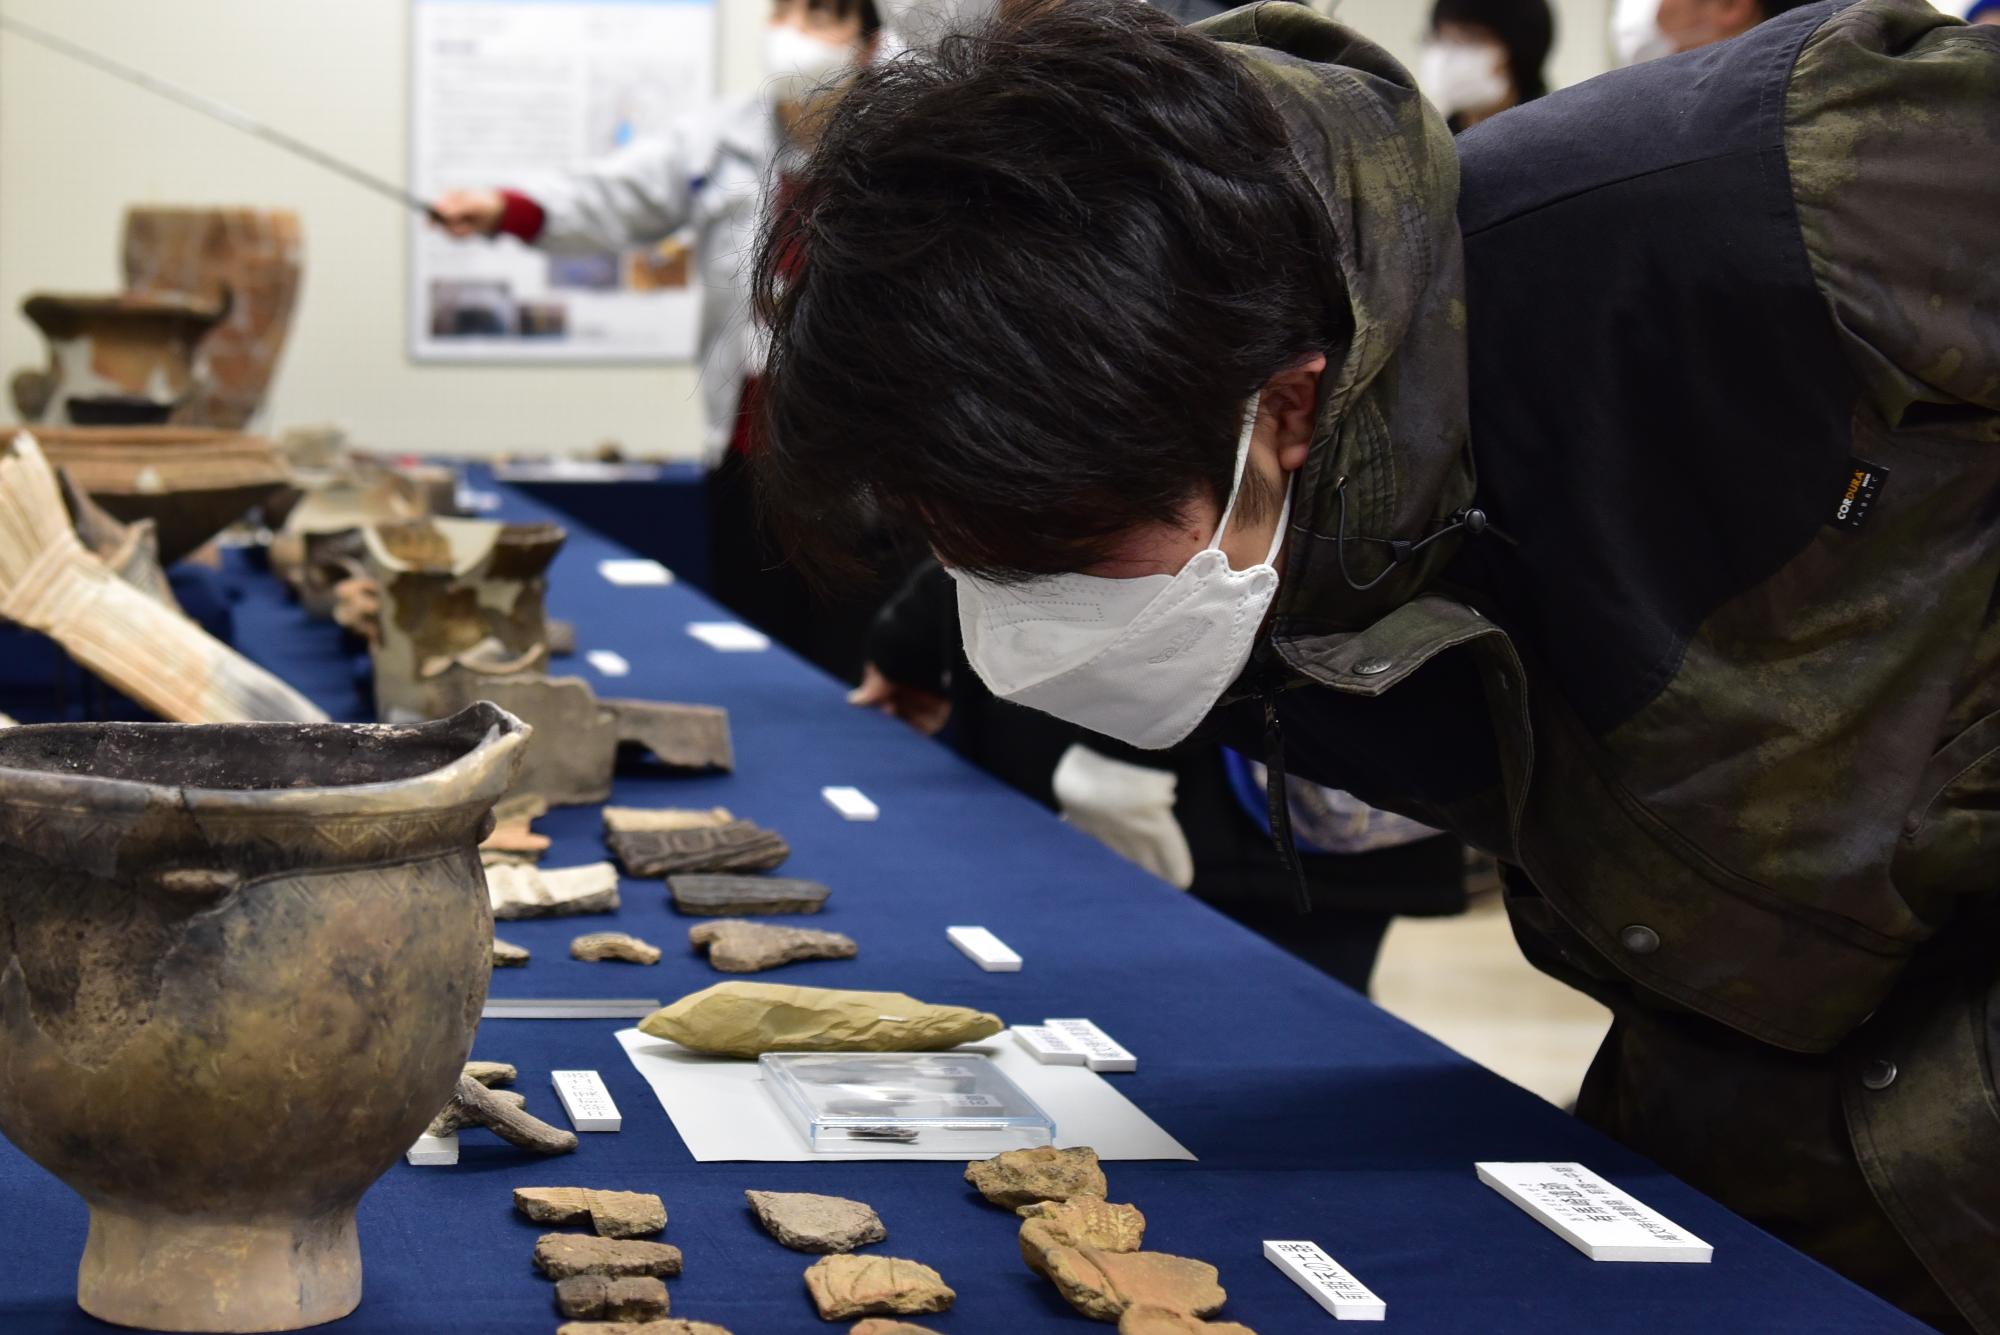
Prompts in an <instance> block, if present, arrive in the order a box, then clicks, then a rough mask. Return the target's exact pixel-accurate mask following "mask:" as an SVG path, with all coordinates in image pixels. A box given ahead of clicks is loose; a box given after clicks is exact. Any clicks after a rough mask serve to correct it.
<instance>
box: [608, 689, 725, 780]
mask: <svg viewBox="0 0 2000 1335" xmlns="http://www.w3.org/2000/svg"><path fill="white" fill-rule="evenodd" d="M601 703H602V704H603V705H604V706H605V708H607V709H609V710H610V711H611V713H612V716H613V723H612V727H613V728H614V729H615V730H616V731H617V733H618V741H619V743H620V744H621V745H630V746H638V747H643V748H644V749H646V750H648V751H651V752H652V753H653V757H654V759H656V760H658V761H659V762H660V763H661V764H662V765H665V766H667V767H668V768H669V769H688V770H721V771H723V772H724V773H727V772H728V771H730V770H732V769H734V768H735V767H736V753H735V750H734V749H733V748H732V747H731V745H730V741H729V712H728V711H727V710H724V709H717V708H716V707H715V706H713V705H674V704H662V703H659V702H656V701H652V700H605V701H602V702H601Z"/></svg>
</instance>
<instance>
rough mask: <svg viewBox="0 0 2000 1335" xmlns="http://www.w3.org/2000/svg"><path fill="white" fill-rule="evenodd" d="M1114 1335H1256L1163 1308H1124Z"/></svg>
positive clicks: (1233, 1325) (1237, 1326) (1231, 1323)
mask: <svg viewBox="0 0 2000 1335" xmlns="http://www.w3.org/2000/svg"><path fill="white" fill-rule="evenodd" d="M1118 1335H1257V1332H1256V1331H1254V1330H1252V1329H1250V1327H1248V1326H1246V1325H1243V1324H1242V1323H1240V1322H1236V1321H1203V1320H1202V1319H1201V1318H1200V1317H1198V1316H1190V1315H1188V1314H1187V1313H1186V1312H1174V1311H1169V1310H1168V1309H1167V1308H1164V1307H1128V1308H1126V1309H1125V1311H1124V1314H1123V1315H1121V1316H1120V1317H1119V1318H1118Z"/></svg>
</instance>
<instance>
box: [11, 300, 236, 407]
mask: <svg viewBox="0 0 2000 1335" xmlns="http://www.w3.org/2000/svg"><path fill="white" fill-rule="evenodd" d="M21 313H22V314H23V315H26V316H27V317H28V319H29V320H30V321H31V322H32V323H33V324H34V326H35V327H36V328H37V329H39V330H40V331H41V333H42V338H43V340H44V341H45V342H47V344H48V348H49V363H48V369H47V371H45V372H42V373H41V374H40V375H39V376H37V375H36V374H35V373H33V372H29V373H27V374H25V375H22V376H17V377H16V383H15V402H14V406H15V407H16V408H17V409H19V410H20V411H21V416H22V420H23V421H27V422H34V423H40V424H44V425H50V426H61V425H92V424H104V425H124V424H132V423H158V422H164V421H166V420H167V417H168V416H169V414H171V413H172V412H173V411H174V409H175V408H177V407H179V406H180V405H181V403H182V402H183V401H185V400H186V399H187V398H188V397H189V396H190V395H191V394H192V393H194V391H195V389H196V387H197V386H198V384H199V382H200V379H201V374H202V368H201V367H200V366H199V365H198V362H197V359H196V355H195V349H196V348H197V347H198V346H199V345H200V344H201V341H202V339H203V338H205V337H206V336H207V334H208V332H209V330H211V329H213V328H215V326H216V325H218V324H220V323H221V322H222V320H223V318H224V317H225V316H227V315H228V313H229V298H228V294H227V293H223V294H222V296H221V299H220V300H219V301H217V300H202V299H201V298H199V297H194V296H189V295H186V294H181V293H171V292H157V293H155V292H125V293H119V294H117V295H113V296H82V295H77V294H74V293H57V292H37V293H35V294H34V295H32V296H30V297H29V298H28V299H27V300H26V301H24V302H22V303H21ZM30 408H33V409H34V410H35V411H32V412H30V411H29V409H30Z"/></svg>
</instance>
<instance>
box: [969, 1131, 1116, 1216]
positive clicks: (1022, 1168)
mask: <svg viewBox="0 0 2000 1335" xmlns="http://www.w3.org/2000/svg"><path fill="white" fill-rule="evenodd" d="M965 1180H966V1181H967V1182H970V1183H971V1184H972V1185H973V1186H974V1187H975V1188H976V1189H977V1190H978V1192H979V1194H980V1195H982V1196H984V1197H985V1198H986V1199H987V1200H989V1201H992V1202H993V1203H994V1204H995V1205H999V1206H1004V1207H1005V1208H1007V1209H1009V1210H1014V1209H1018V1208H1019V1207H1021V1206H1023V1205H1032V1204H1033V1203H1035V1202H1036V1201H1066V1200H1071V1199H1074V1198H1075V1197H1078V1196H1095V1197H1097V1198H1098V1199H1099V1200H1102V1199H1103V1198H1104V1194H1105V1191H1106V1183H1105V1180H1104V1169H1103V1167H1102V1166H1100V1165H1099V1164H1098V1162H1097V1151H1096V1150H1093V1149H1091V1148H1089V1147H1088V1146H1082V1145H1079V1146H1077V1147H1075V1148H1073V1149H1066V1150H1061V1149H1056V1148H1055V1147H1054V1146H1051V1145H1044V1146H1041V1147H1040V1148H1037V1149H1032V1150H1008V1151H1007V1152H1006V1153H1005V1154H996V1155H995V1156H993V1157H992V1158H991V1159H982V1160H980V1161H979V1162H977V1163H971V1164H967V1165H966V1167H965Z"/></svg>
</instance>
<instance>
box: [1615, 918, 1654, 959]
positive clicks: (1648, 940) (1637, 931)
mask: <svg viewBox="0 0 2000 1335" xmlns="http://www.w3.org/2000/svg"><path fill="white" fill-rule="evenodd" d="M1618 944H1620V945H1622V946H1624V947H1625V949H1627V950H1629V951H1631V952H1632V953H1633V954H1634V955H1650V954H1652V953H1653V952H1654V951H1656V950H1658V949H1659V948H1660V934H1659V933H1658V932H1656V931H1654V930H1653V929H1652V928H1650V927H1642V926H1639V925H1638V924H1637V923H1634V924H1633V925H1632V926H1630V927H1627V928H1625V929H1624V930H1623V931H1621V932H1619V933H1618Z"/></svg>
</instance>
